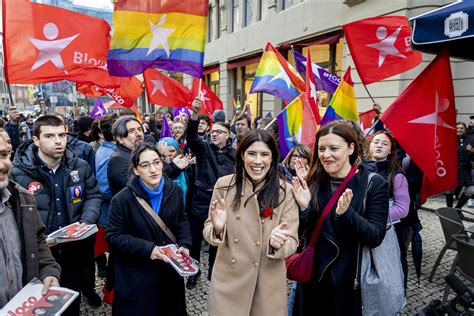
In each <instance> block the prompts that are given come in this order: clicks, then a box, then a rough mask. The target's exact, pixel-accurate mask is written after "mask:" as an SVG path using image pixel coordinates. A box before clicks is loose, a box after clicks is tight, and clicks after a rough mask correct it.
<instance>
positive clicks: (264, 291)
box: [203, 175, 299, 316]
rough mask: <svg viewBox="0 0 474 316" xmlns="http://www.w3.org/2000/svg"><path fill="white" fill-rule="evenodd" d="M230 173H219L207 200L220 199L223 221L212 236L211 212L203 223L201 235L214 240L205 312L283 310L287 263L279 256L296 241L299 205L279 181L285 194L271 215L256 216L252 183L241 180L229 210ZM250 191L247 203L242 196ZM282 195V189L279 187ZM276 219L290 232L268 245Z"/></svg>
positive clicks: (262, 314) (261, 314)
mask: <svg viewBox="0 0 474 316" xmlns="http://www.w3.org/2000/svg"><path fill="white" fill-rule="evenodd" d="M231 181H233V175H229V176H225V177H222V178H220V179H219V180H218V181H217V183H216V186H215V188H214V193H213V196H212V201H214V200H220V199H224V200H225V205H226V210H227V222H226V225H225V228H224V230H223V232H222V233H221V234H220V236H216V234H215V232H214V227H213V226H212V222H211V220H210V218H208V219H207V220H206V222H205V224H204V231H203V234H204V238H205V239H206V240H207V241H208V242H209V243H210V244H211V245H214V246H218V250H217V257H216V261H215V263H214V269H213V271H212V279H211V286H210V290H209V299H208V310H209V315H211V316H213V315H219V316H222V315H232V316H238V315H242V316H244V315H245V316H247V315H255V316H266V315H269V316H279V315H282V316H283V315H287V286H286V267H285V262H284V260H283V259H284V258H285V257H287V256H289V255H290V254H292V253H294V252H295V251H296V247H297V245H298V221H299V220H298V206H297V204H296V201H295V199H294V196H293V192H292V191H291V186H290V185H289V184H288V183H286V182H284V181H281V185H282V186H283V187H285V190H286V197H285V199H284V201H283V202H282V203H281V204H280V206H279V207H278V208H276V209H274V210H273V217H267V218H261V217H260V212H259V208H258V203H257V199H256V196H255V195H254V196H252V195H253V188H252V184H251V183H250V181H249V180H247V179H246V180H245V183H244V187H243V193H242V203H241V206H240V209H239V210H237V211H236V212H235V213H234V211H233V207H232V206H233V199H234V196H235V187H232V188H231V189H230V190H227V187H228V186H229V184H230V182H231ZM250 196H252V198H251V199H250V200H249V202H248V203H247V205H246V206H245V207H244V201H246V200H247V199H248V198H249V197H250ZM280 197H281V198H283V191H282V190H280ZM281 222H286V223H288V226H287V229H288V230H289V231H291V237H290V238H289V240H288V241H287V242H286V243H285V245H284V246H283V247H282V248H280V249H279V250H278V251H273V250H272V249H270V248H271V247H270V245H269V238H270V234H271V232H272V230H273V228H275V227H276V226H278V225H279V224H280V223H281Z"/></svg>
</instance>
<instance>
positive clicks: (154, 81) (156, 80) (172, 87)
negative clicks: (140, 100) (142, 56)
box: [143, 68, 193, 107]
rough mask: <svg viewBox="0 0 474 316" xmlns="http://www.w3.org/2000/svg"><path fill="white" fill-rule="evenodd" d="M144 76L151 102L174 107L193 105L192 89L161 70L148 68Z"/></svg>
mask: <svg viewBox="0 0 474 316" xmlns="http://www.w3.org/2000/svg"><path fill="white" fill-rule="evenodd" d="M143 78H144V79H145V86H146V95H147V97H148V102H149V103H153V104H159V105H161V106H172V107H182V106H191V104H192V103H193V94H192V92H191V90H189V89H188V88H186V87H185V86H184V85H183V84H182V83H181V82H179V81H177V80H174V79H172V78H170V77H168V76H166V75H165V74H163V73H162V72H160V71H159V70H157V69H154V68H148V69H147V70H145V72H144V73H143Z"/></svg>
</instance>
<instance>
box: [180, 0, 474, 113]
mask: <svg viewBox="0 0 474 316" xmlns="http://www.w3.org/2000/svg"><path fill="white" fill-rule="evenodd" d="M282 1H283V0H243V1H242V0H241V1H240V3H239V10H238V11H237V12H238V16H239V17H238V19H236V21H235V22H236V23H237V25H238V27H235V26H234V27H233V22H232V20H233V19H232V18H233V16H232V14H233V13H232V12H231V10H229V8H230V7H231V6H232V1H231V0H227V1H224V0H220V1H219V0H210V1H209V6H210V9H211V10H212V12H213V16H212V18H211V19H210V22H211V24H210V25H209V27H210V28H211V30H210V32H208V35H209V34H210V35H211V38H210V39H208V43H207V46H206V52H205V65H216V64H219V65H220V80H219V82H220V85H221V89H219V91H220V97H221V99H222V101H223V102H224V104H225V108H226V109H227V113H228V114H231V113H232V110H231V108H232V96H231V95H230V94H229V91H230V87H231V86H232V84H233V82H232V80H233V78H232V76H231V75H230V74H231V71H228V70H227V66H226V65H227V64H226V63H227V62H229V61H233V60H236V59H240V58H245V57H246V56H253V55H255V54H256V53H261V52H262V51H263V48H264V47H265V44H266V42H268V41H269V42H271V43H272V44H274V46H277V45H280V44H282V43H285V44H292V43H297V42H301V41H304V40H306V39H310V38H315V37H318V36H323V35H324V34H329V33H332V32H334V31H338V30H340V29H341V25H343V24H345V23H348V22H352V21H356V20H359V19H363V18H367V17H373V16H381V15H404V16H407V17H409V18H411V17H414V16H417V15H419V14H421V13H424V12H427V11H430V10H433V9H435V8H437V7H440V6H443V5H446V4H448V3H451V2H453V1H449V0H393V1H379V0H366V1H365V2H362V3H360V4H357V5H354V6H352V7H349V6H348V5H346V4H344V1H343V0H306V1H301V0H295V1H294V2H295V4H294V5H293V6H292V7H290V8H287V9H285V10H281V9H282ZM244 3H251V4H252V5H253V8H258V7H259V6H261V5H262V6H264V7H265V8H266V9H265V10H264V11H262V13H263V14H264V16H262V17H261V20H259V21H258V15H259V14H257V13H258V12H257V13H255V12H253V13H254V14H253V15H252V17H251V19H250V20H251V23H250V25H248V26H244V24H245V20H246V19H245V13H246V11H245V6H244V5H243V4H244ZM254 10H255V9H254ZM217 13H218V14H217ZM218 16H220V18H218ZM247 20H249V19H247ZM234 24H235V23H234ZM233 28H236V29H238V30H236V31H232V29H233ZM342 54H343V56H342V63H343V65H342V69H345V68H346V67H347V66H348V65H350V66H351V67H352V74H353V79H354V82H355V90H356V96H357V102H358V105H359V111H364V110H367V109H369V108H370V107H371V106H372V100H371V99H370V97H369V95H368V93H367V92H366V89H365V88H364V87H363V85H362V84H361V82H360V78H359V77H358V75H357V72H356V71H354V64H353V61H352V58H351V55H350V52H349V49H348V47H347V45H346V43H345V41H344V46H343V53H342ZM433 57H434V56H433V55H428V54H424V55H423V62H422V64H420V65H419V66H418V67H416V68H414V69H412V70H410V71H408V72H405V73H403V74H400V75H398V76H394V77H391V78H388V79H386V80H383V81H382V82H378V83H374V84H371V85H369V86H367V89H368V90H369V91H370V94H371V95H372V97H373V98H374V99H375V101H376V102H377V103H379V104H381V105H382V107H383V108H386V107H388V106H389V105H390V104H391V103H392V102H393V101H394V100H395V98H396V97H397V96H398V95H399V94H400V93H401V92H402V91H403V90H404V89H405V88H406V86H407V85H408V84H409V83H410V82H411V81H412V80H413V78H415V77H416V75H417V74H419V73H420V72H421V71H422V69H424V67H426V65H427V64H428V63H429V62H430V61H431V60H432V59H433ZM452 72H453V80H454V87H455V96H456V108H457V110H458V119H460V120H463V121H467V119H468V116H469V114H472V112H474V110H473V105H474V91H473V89H472V87H474V62H468V61H462V60H455V59H453V60H452ZM186 81H187V80H185V82H186ZM262 99H263V102H262V109H263V112H267V111H273V112H277V111H279V110H280V109H281V105H282V103H281V101H280V100H279V99H277V98H275V97H273V96H270V95H267V94H263V97H262Z"/></svg>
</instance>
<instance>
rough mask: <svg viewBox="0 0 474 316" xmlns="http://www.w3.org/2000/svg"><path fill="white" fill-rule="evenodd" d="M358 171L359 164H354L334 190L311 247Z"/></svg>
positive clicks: (314, 234) (310, 243)
mask: <svg viewBox="0 0 474 316" xmlns="http://www.w3.org/2000/svg"><path fill="white" fill-rule="evenodd" d="M356 171H357V165H353V166H352V168H351V171H349V174H348V175H347V176H346V177H345V178H344V180H343V181H342V183H341V185H339V187H338V188H337V190H336V192H334V194H333V195H332V196H331V199H330V200H329V202H328V204H326V207H325V208H324V210H323V213H322V214H321V216H320V217H319V219H318V222H317V224H316V228H315V229H314V232H313V236H311V241H310V242H309V246H310V247H312V248H314V246H315V245H316V242H317V241H318V237H319V233H320V232H321V227H322V226H323V223H324V220H325V219H326V217H327V216H328V214H329V212H330V211H331V210H332V208H333V206H334V205H335V204H336V202H337V200H339V197H340V196H341V195H342V192H344V190H345V189H346V186H347V184H348V183H349V181H351V179H352V177H353V176H354V175H355V173H356Z"/></svg>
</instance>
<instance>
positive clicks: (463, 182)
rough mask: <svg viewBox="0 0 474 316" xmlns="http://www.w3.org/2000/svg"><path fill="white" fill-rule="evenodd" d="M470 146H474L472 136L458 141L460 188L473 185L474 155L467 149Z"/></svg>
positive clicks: (466, 136) (473, 137) (465, 136)
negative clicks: (473, 168) (473, 166)
mask: <svg viewBox="0 0 474 316" xmlns="http://www.w3.org/2000/svg"><path fill="white" fill-rule="evenodd" d="M469 144H470V145H471V146H474V136H472V135H468V134H465V135H464V136H463V137H462V138H461V139H459V140H458V186H470V185H473V181H472V175H471V169H472V167H471V160H472V159H473V158H474V154H472V153H470V152H469V151H468V150H467V149H466V146H467V145H469Z"/></svg>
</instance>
